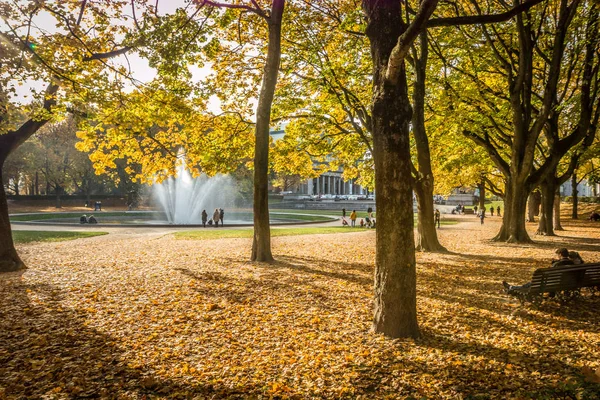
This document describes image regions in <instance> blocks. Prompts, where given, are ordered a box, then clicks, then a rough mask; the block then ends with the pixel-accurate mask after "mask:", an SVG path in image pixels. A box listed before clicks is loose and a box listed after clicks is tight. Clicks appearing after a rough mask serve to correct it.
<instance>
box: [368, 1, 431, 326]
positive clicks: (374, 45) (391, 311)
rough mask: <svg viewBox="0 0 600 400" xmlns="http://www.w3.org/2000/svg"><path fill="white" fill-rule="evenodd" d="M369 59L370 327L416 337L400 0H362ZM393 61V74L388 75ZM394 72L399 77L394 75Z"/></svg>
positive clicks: (408, 115) (407, 110)
mask: <svg viewBox="0 0 600 400" xmlns="http://www.w3.org/2000/svg"><path fill="white" fill-rule="evenodd" d="M362 5H363V9H364V11H365V14H366V15H367V20H368V24H367V29H366V34H367V36H368V38H369V40H370V44H371V56H372V59H373V98H372V104H371V115H372V130H371V131H372V135H373V158H374V161H375V189H376V192H377V198H376V206H377V214H378V215H383V216H385V217H384V218H380V219H378V221H377V230H376V235H377V242H376V243H377V245H376V246H377V247H376V267H375V304H374V319H373V329H374V330H375V332H379V333H383V334H384V335H387V336H390V337H395V338H397V337H418V336H419V334H420V333H419V325H418V323H417V301H416V300H417V297H416V289H417V276H416V266H415V247H414V243H415V242H414V230H413V224H414V215H413V208H412V207H413V206H412V184H411V181H412V179H411V157H410V130H409V126H410V123H411V119H412V110H411V106H410V102H409V98H408V82H407V79H406V70H405V65H404V60H403V59H400V60H398V59H396V58H394V59H391V57H392V50H393V49H394V47H395V46H396V43H397V42H398V38H399V36H400V35H401V34H402V32H403V31H404V30H405V29H406V25H405V23H404V22H403V20H402V14H403V13H402V9H401V2H394V1H386V2H385V3H384V4H377V2H373V1H368V0H363V3H362ZM391 62H395V64H394V72H393V73H394V75H393V76H392V75H391V74H390V76H387V75H386V72H387V70H388V68H389V67H388V66H389V64H390V63H391ZM395 74H397V75H395Z"/></svg>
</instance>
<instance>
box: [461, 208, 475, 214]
mask: <svg viewBox="0 0 600 400" xmlns="http://www.w3.org/2000/svg"><path fill="white" fill-rule="evenodd" d="M463 214H475V211H474V210H473V209H472V208H465V211H463Z"/></svg>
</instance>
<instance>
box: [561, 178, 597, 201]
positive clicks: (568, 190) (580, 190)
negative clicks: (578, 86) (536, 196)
mask: <svg viewBox="0 0 600 400" xmlns="http://www.w3.org/2000/svg"><path fill="white" fill-rule="evenodd" d="M599 192H600V184H590V183H589V182H588V181H587V179H584V180H582V181H581V182H580V183H579V184H577V196H582V197H596V196H598V193H599ZM560 195H561V196H573V185H572V184H571V181H570V180H569V181H567V182H565V183H563V184H562V185H561V186H560Z"/></svg>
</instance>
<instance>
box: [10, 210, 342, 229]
mask: <svg viewBox="0 0 600 400" xmlns="http://www.w3.org/2000/svg"><path fill="white" fill-rule="evenodd" d="M82 215H83V213H72V212H65V213H27V214H12V215H11V216H10V221H11V223H13V224H31V225H68V226H128V227H135V226H139V227H149V226H154V227H201V226H202V224H197V223H196V224H172V223H169V222H168V219H167V217H166V215H165V213H163V212H158V211H123V212H104V211H102V212H92V213H86V215H87V216H88V217H89V216H90V215H94V217H96V219H97V220H98V224H93V225H89V224H80V223H79V218H80V217H81V216H82ZM211 215H212V214H211V213H209V217H210V216H211ZM269 216H270V223H271V225H299V224H314V223H323V222H331V221H335V220H336V219H337V217H329V216H324V215H313V214H309V213H306V214H296V213H285V212H271V213H269ZM224 219H225V227H233V226H251V225H253V215H252V212H250V211H244V210H236V211H228V210H225V218H224ZM207 227H208V225H207Z"/></svg>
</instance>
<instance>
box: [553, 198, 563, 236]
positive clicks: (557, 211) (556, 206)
mask: <svg viewBox="0 0 600 400" xmlns="http://www.w3.org/2000/svg"><path fill="white" fill-rule="evenodd" d="M554 230H555V231H564V228H563V227H562V225H561V223H560V192H559V189H557V190H556V193H555V194H554Z"/></svg>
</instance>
